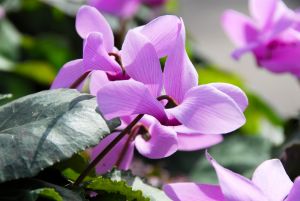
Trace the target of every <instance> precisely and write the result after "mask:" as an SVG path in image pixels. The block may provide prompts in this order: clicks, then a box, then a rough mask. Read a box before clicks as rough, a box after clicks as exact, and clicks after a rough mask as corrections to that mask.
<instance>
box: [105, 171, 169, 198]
mask: <svg viewBox="0 0 300 201" xmlns="http://www.w3.org/2000/svg"><path fill="white" fill-rule="evenodd" d="M105 176H106V177H108V178H110V179H112V180H114V181H126V183H127V185H129V186H131V187H132V189H133V190H140V191H142V192H143V195H144V196H145V197H147V198H149V199H150V201H170V199H169V198H168V197H167V195H166V194H165V193H164V192H163V191H162V190H160V189H158V188H154V187H152V186H150V185H148V184H146V183H144V182H143V181H142V180H141V178H139V177H136V176H133V175H132V173H131V172H130V171H119V170H112V171H111V172H109V173H108V174H106V175H105Z"/></svg>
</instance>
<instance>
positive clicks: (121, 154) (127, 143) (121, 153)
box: [116, 129, 137, 168]
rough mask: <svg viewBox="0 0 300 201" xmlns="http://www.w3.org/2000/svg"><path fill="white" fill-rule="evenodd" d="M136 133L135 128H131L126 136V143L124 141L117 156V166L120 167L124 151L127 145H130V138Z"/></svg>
mask: <svg viewBox="0 0 300 201" xmlns="http://www.w3.org/2000/svg"><path fill="white" fill-rule="evenodd" d="M136 133H137V130H135V129H133V130H132V131H131V132H130V134H129V136H128V139H127V140H126V143H125V145H124V147H123V149H122V150H121V152H120V155H119V157H118V160H117V162H116V166H117V167H118V168H120V165H121V162H122V159H123V158H124V157H125V155H126V152H127V150H128V147H129V145H130V142H131V140H132V139H133V138H134V137H135V135H136Z"/></svg>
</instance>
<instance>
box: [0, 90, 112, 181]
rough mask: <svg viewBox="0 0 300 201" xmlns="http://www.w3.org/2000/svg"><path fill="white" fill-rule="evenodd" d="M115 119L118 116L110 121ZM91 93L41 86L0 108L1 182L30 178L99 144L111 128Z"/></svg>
mask: <svg viewBox="0 0 300 201" xmlns="http://www.w3.org/2000/svg"><path fill="white" fill-rule="evenodd" d="M114 121H117V120H114ZM108 125H116V124H112V123H109V124H107V123H106V121H105V120H104V119H103V118H102V116H101V115H100V114H99V113H98V112H97V103H96V100H95V98H94V97H93V96H91V95H88V94H80V93H79V92H78V91H76V90H72V89H59V90H49V91H42V92H39V93H36V94H32V95H29V96H25V97H23V98H20V99H18V100H16V101H13V102H11V103H8V104H6V105H4V106H2V107H0V158H1V163H0V182H4V181H8V180H13V179H18V178H24V177H32V176H34V175H36V174H37V173H38V172H39V171H41V170H42V169H44V168H46V167H49V166H51V165H53V164H54V163H57V162H59V161H61V160H65V159H68V158H70V157H71V156H72V155H73V154H74V153H77V152H79V151H82V150H85V149H86V148H88V147H92V146H94V145H97V144H98V143H99V141H100V140H101V139H103V138H104V137H105V136H106V135H108V134H109V133H110V132H111V130H112V129H114V128H109V126H108Z"/></svg>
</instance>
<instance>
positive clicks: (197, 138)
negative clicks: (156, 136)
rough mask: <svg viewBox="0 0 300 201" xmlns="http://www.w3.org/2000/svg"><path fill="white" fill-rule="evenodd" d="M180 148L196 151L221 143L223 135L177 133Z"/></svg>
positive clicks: (181, 149)
mask: <svg viewBox="0 0 300 201" xmlns="http://www.w3.org/2000/svg"><path fill="white" fill-rule="evenodd" d="M177 139H178V150H180V151H196V150H200V149H206V148H208V147H211V146H214V145H216V144H219V143H220V142H222V141H223V137H222V135H206V134H187V133H177Z"/></svg>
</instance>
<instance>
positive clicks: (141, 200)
mask: <svg viewBox="0 0 300 201" xmlns="http://www.w3.org/2000/svg"><path fill="white" fill-rule="evenodd" d="M86 188H87V189H90V190H93V191H100V192H105V193H109V194H117V195H119V197H122V198H123V199H124V200H128V201H133V200H137V201H149V199H148V198H146V197H144V196H143V193H142V191H140V190H133V188H132V187H131V186H129V185H128V184H127V183H126V181H116V180H111V179H109V178H104V177H98V178H96V179H93V180H92V181H91V182H90V183H89V184H88V185H87V186H86Z"/></svg>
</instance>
